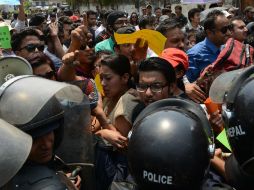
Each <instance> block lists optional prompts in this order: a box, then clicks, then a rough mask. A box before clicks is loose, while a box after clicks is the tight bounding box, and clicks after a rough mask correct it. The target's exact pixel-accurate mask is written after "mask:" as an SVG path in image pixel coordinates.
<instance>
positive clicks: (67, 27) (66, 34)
mask: <svg viewBox="0 0 254 190" xmlns="http://www.w3.org/2000/svg"><path fill="white" fill-rule="evenodd" d="M63 28H64V41H67V40H69V39H70V37H71V29H72V28H71V25H70V24H63Z"/></svg>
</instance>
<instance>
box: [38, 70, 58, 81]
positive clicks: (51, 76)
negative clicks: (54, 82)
mask: <svg viewBox="0 0 254 190" xmlns="http://www.w3.org/2000/svg"><path fill="white" fill-rule="evenodd" d="M37 76H40V77H42V78H45V79H52V78H53V77H55V76H56V75H55V72H54V71H49V72H47V73H45V74H44V75H37Z"/></svg>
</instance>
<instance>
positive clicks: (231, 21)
mask: <svg viewBox="0 0 254 190" xmlns="http://www.w3.org/2000/svg"><path fill="white" fill-rule="evenodd" d="M235 20H241V21H243V18H242V17H241V16H234V17H233V18H231V19H230V23H231V24H233V21H235Z"/></svg>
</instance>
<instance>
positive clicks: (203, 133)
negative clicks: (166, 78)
mask: <svg viewBox="0 0 254 190" xmlns="http://www.w3.org/2000/svg"><path fill="white" fill-rule="evenodd" d="M207 130H208V131H209V132H207ZM209 138H213V137H212V132H211V128H210V125H209V122H208V120H207V119H206V116H205V114H204V112H203V111H202V110H201V108H199V105H197V104H195V103H192V102H189V101H187V100H182V99H176V98H170V99H165V100H160V101H157V102H154V103H152V104H151V105H149V106H148V107H146V108H145V109H144V110H143V111H142V112H141V114H140V116H139V117H138V118H137V119H136V120H135V122H134V126H133V130H132V132H131V135H130V137H129V145H128V160H129V166H130V172H131V174H132V175H133V177H134V180H135V181H136V183H137V185H138V187H139V188H140V189H141V190H143V189H146V190H150V189H160V190H163V189H167V190H170V189H172V190H173V189H174V190H178V189H181V190H184V189H189V188H190V187H192V189H199V188H200V186H201V184H202V181H203V178H204V176H205V174H206V172H207V169H208V168H209V163H210V158H211V156H212V155H213V151H210V148H211V147H210V145H212V143H211V142H210V139H209Z"/></svg>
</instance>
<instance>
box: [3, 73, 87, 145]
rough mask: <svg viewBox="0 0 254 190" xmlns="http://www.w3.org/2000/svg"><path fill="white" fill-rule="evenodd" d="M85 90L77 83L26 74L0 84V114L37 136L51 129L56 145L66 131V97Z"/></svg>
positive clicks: (34, 136) (78, 94)
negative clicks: (64, 128)
mask: <svg viewBox="0 0 254 190" xmlns="http://www.w3.org/2000/svg"><path fill="white" fill-rule="evenodd" d="M73 94H75V95H77V96H79V97H78V98H79V99H82V96H83V94H82V92H81V90H80V89H79V88H78V87H76V86H73V85H68V84H65V83H59V82H56V81H50V80H47V79H43V78H40V77H37V76H32V75H27V76H26V75H24V76H18V77H14V78H12V79H10V80H8V81H6V82H5V83H4V84H3V85H2V86H1V88H0V105H1V107H0V117H1V118H3V119H5V120H6V121H7V122H9V123H10V124H12V125H14V126H16V127H18V128H19V129H21V130H22V131H24V132H26V133H28V134H30V135H31V136H32V137H33V138H36V137H40V136H43V135H45V134H47V133H49V132H51V131H54V133H55V148H56V147H57V146H58V145H59V144H60V142H61V138H62V135H63V124H64V109H63V106H62V103H61V102H63V101H66V100H68V96H70V95H73Z"/></svg>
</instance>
